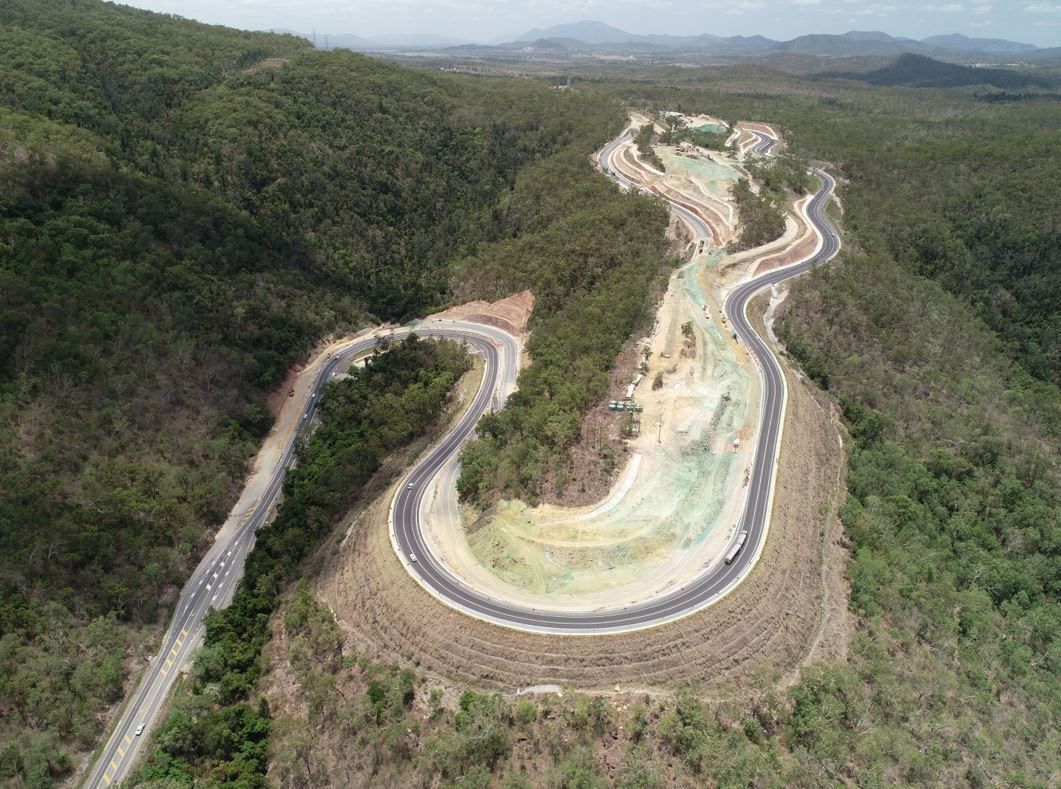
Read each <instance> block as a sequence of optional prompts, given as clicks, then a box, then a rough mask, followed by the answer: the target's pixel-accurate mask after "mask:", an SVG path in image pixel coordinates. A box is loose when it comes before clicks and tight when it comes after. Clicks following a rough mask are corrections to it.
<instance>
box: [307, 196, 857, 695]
mask: <svg viewBox="0 0 1061 789" xmlns="http://www.w3.org/2000/svg"><path fill="white" fill-rule="evenodd" d="M715 207H716V208H717V206H715ZM719 224H720V225H722V224H723V223H719ZM720 230H725V231H730V232H732V226H731V227H728V228H727V227H725V226H724V225H723V227H721V228H720ZM796 230H797V232H794V233H792V235H791V237H790V238H791V241H792V242H793V243H792V245H791V246H796V245H797V244H798V243H799V242H802V241H803V237H804V234H803V233H802V232H799V231H802V228H798V229H796ZM727 235H728V233H727ZM796 251H797V250H794V249H791V248H784V247H782V248H780V249H779V248H778V247H777V246H773V247H772V248H770V249H769V250H762V252H763V254H761V255H760V256H751V255H749V256H747V257H748V258H749V260H748V262H749V264H750V268H751V270H755V269H757V268H758V267H759V265H760V264H762V263H767V265H770V264H771V263H773V264H774V265H776V263H775V262H774V260H776V259H777V258H778V257H788V256H790V255H794V254H795V253H796ZM775 256H776V257H775ZM771 257H773V258H774V260H769V262H768V261H767V260H763V258H771ZM766 303H767V297H766V296H761V297H760V298H759V299H757V300H756V302H755V306H754V309H750V310H749V315H759V316H761V315H762V314H763V311H764V309H765V306H766ZM488 310H489V308H488V307H485V306H482V305H477V306H476V311H477V312H480V313H487V312H488ZM756 323H757V327H758V328H759V330H760V331H764V327H763V325H762V321H761V319H760V320H758V321H757V322H756ZM785 375H786V380H787V384H788V389H789V402H788V406H787V417H786V427H785V432H784V438H783V442H782V445H781V453H780V458H779V460H780V463H779V471H778V476H777V479H776V495H775V500H774V509H773V516H772V521H771V527H770V532H769V537H768V539H767V543H766V546H765V548H764V551H763V554H762V556H761V558H760V560H759V562H758V564H757V566H756V568H755V570H754V571H753V572H752V574H751V576H750V577H749V578H748V579H746V580H745V581H744V582H743V583H742V584H741V585H740V586H739V587H738V588H737V589H736V590H735V591H733V592H732V593H731V594H729V595H728V596H727V597H725V598H724V599H723V600H721V601H720V602H717V603H715V604H714V605H712V606H711V607H709V608H707V609H705V610H703V611H701V612H699V613H696V614H693V615H691V616H688V617H686V618H684V619H682V620H679V621H678V622H676V623H673V624H669V625H665V626H661V627H658V628H654V629H649V630H643V631H636V632H630V633H623V634H617V635H607V636H564V637H561V636H555V635H536V634H532V633H525V632H520V631H515V630H511V629H508V628H502V627H498V626H495V625H491V624H489V623H486V622H482V621H479V620H475V619H471V618H469V617H467V616H465V615H463V614H461V613H458V612H456V611H454V610H452V609H450V608H449V607H447V606H445V605H443V604H442V603H440V602H438V601H437V600H435V599H434V598H433V597H431V596H430V595H428V594H427V593H426V592H424V591H423V590H422V589H421V588H420V587H419V585H417V584H416V583H415V582H414V581H413V580H412V579H411V578H410V577H409V576H408V574H407V573H406V572H405V570H404V568H403V567H402V565H401V564H400V562H399V561H398V559H397V558H396V557H395V555H394V552H393V549H392V547H391V543H390V540H389V536H388V531H387V512H388V506H389V502H390V498H391V496H392V495H393V493H394V489H393V488H391V489H390V490H388V491H387V492H386V493H385V494H384V495H383V496H381V497H379V498H378V499H377V500H375V501H374V502H372V503H370V504H369V505H368V506H367V507H366V508H365V509H364V510H361V511H359V512H357V513H353V514H352V521H353V523H352V527H351V528H349V530H348V533H347V536H346V538H345V539H344V540H343V541H342V543H341V544H340V545H339V547H338V549H337V550H334V551H331V552H329V553H330V555H329V556H327V558H326V559H325V561H324V564H323V568H322V572H321V574H320V576H319V578H318V581H317V592H318V594H319V596H320V597H321V598H322V599H323V600H324V601H325V602H327V603H328V604H329V605H330V606H331V608H332V609H333V611H334V612H335V614H336V616H337V619H338V620H339V622H340V625H341V626H342V628H343V630H344V632H345V633H346V637H347V640H348V644H347V646H348V647H350V648H352V649H353V650H355V652H358V653H361V654H365V655H367V656H369V657H372V658H373V659H376V660H384V661H393V662H405V661H412V660H413V659H414V658H415V662H416V664H418V665H419V667H420V669H421V670H427V671H428V672H429V673H432V674H435V675H437V676H439V677H441V678H444V679H450V680H455V681H457V682H460V683H469V684H472V685H476V686H480V687H490V688H497V689H501V690H506V691H515V690H516V689H518V688H521V687H526V686H533V685H550V684H559V685H568V686H575V687H578V688H582V689H596V690H603V689H612V688H615V687H617V686H619V687H623V688H624V689H642V688H653V689H658V690H663V689H666V688H667V687H669V686H672V685H673V684H674V683H675V682H679V681H688V680H694V681H697V682H700V683H704V684H708V685H711V684H714V683H723V682H724V683H725V684H726V686H727V688H733V687H734V686H735V685H737V686H739V685H740V684H741V683H744V682H749V683H753V682H758V681H760V679H761V678H763V677H766V678H768V679H771V680H783V679H785V678H787V677H791V676H792V675H793V672H794V671H795V670H796V669H797V668H798V667H799V666H800V665H801V664H802V663H803V662H804V661H806V660H811V659H823V658H830V657H832V658H836V657H841V656H842V655H843V654H844V650H845V645H846V641H847V635H848V633H849V631H850V617H849V614H848V612H847V589H846V584H845V580H844V577H843V572H842V567H843V551H842V548H841V547H840V544H839V539H840V532H841V528H840V525H839V522H838V519H837V517H836V509H837V503H838V501H839V500H840V498H841V496H842V493H843V479H844V455H843V449H842V446H841V444H840V441H839V426H838V423H837V418H836V415H835V413H834V410H833V408H832V406H831V405H830V404H829V402H828V400H827V399H826V398H824V397H823V396H820V394H819V393H817V392H816V390H813V389H812V388H810V387H808V386H807V385H806V383H805V382H804V381H803V380H802V379H801V377H800V376H799V375H798V373H796V372H794V371H793V370H792V369H789V368H787V366H786V369H785Z"/></svg>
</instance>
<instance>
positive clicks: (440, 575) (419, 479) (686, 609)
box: [390, 131, 839, 635]
mask: <svg viewBox="0 0 1061 789" xmlns="http://www.w3.org/2000/svg"><path fill="white" fill-rule="evenodd" d="M754 133H755V134H756V136H758V137H759V141H758V142H757V143H756V144H755V146H753V150H755V151H756V152H763V153H764V154H765V153H768V152H769V151H770V150H771V149H772V148H773V146H774V145H775V144H776V143H777V140H776V139H774V138H772V137H770V136H769V135H766V134H763V133H761V132H754ZM629 138H630V132H629V131H627V132H626V133H625V134H624V135H623V136H621V137H620V138H618V139H617V140H615V141H613V142H612V143H610V144H609V145H608V146H606V147H605V149H604V150H603V151H602V152H601V154H600V155H599V157H598V161H599V163H600V165H601V167H602V169H603V170H604V171H605V173H607V174H609V175H611V176H612V177H614V178H616V179H617V180H618V181H619V182H620V183H621V184H623V185H625V186H627V187H628V188H636V189H641V188H642V187H641V186H640V185H639V184H637V183H635V182H633V181H631V180H629V179H627V178H626V177H625V176H623V175H622V174H621V173H619V172H618V171H616V170H615V167H614V164H613V162H612V156H613V155H614V154H615V151H616V150H617V148H618V147H619V146H620V145H622V144H623V143H624V142H626V141H627V140H628V139H629ZM815 172H816V173H817V175H818V177H819V178H820V179H821V188H820V189H819V191H818V192H817V193H816V194H815V195H814V197H813V198H812V199H811V201H810V203H809V205H808V207H807V215H808V217H809V219H810V222H811V224H812V225H813V226H814V227H815V229H816V231H817V233H818V235H819V242H820V243H819V248H818V251H817V252H816V253H815V254H813V255H812V256H811V257H809V258H807V259H806V260H803V261H801V262H798V263H795V264H792V265H789V266H786V267H784V268H779V269H776V270H774V271H770V272H767V273H766V274H763V275H762V276H759V277H756V278H755V279H753V280H751V281H749V282H747V283H745V284H743V285H741V286H740V287H738V288H737V289H736V290H734V291H733V293H731V294H730V296H729V297H728V298H727V300H726V304H725V310H726V314H727V315H728V316H729V320H730V323H731V325H732V326H733V328H734V331H736V333H737V336H738V338H739V339H740V341H741V342H743V343H744V344H745V345H746V346H747V347H748V348H749V350H750V352H751V354H752V356H753V358H754V359H755V361H756V363H757V364H758V366H759V367H760V369H761V370H762V371H763V402H762V406H761V428H760V431H759V441H758V444H757V446H756V449H755V455H754V460H753V464H752V468H751V473H750V479H749V486H748V487H749V493H748V499H747V503H746V505H745V510H744V512H743V514H742V515H741V518H740V521H739V523H738V529H737V530H736V531H735V533H734V539H736V535H737V534H739V532H740V531H742V530H746V531H747V532H748V538H747V542H746V544H745V547H744V549H743V550H742V551H741V553H740V554H738V556H737V558H736V559H735V560H734V561H733V562H732V563H731V564H728V565H727V564H724V563H722V562H721V561H719V562H717V563H716V564H715V565H713V566H712V567H710V568H709V569H708V570H707V571H706V572H705V573H704V574H703V575H701V576H700V577H699V578H697V579H695V580H694V581H692V582H690V583H689V584H687V585H686V586H684V587H682V588H680V589H678V590H676V591H673V592H670V593H668V594H666V595H659V596H656V597H654V598H652V599H650V600H648V601H645V602H643V603H638V604H635V605H630V606H626V607H623V608H616V609H611V610H597V611H585V612H572V611H555V610H548V609H537V608H526V607H522V606H516V605H512V604H509V603H507V602H504V601H500V600H497V599H496V598H493V597H491V596H489V595H486V594H484V593H482V592H479V591H478V590H476V589H473V588H471V587H469V586H468V585H467V584H465V583H463V582H462V581H461V580H460V579H458V578H457V577H455V576H454V575H453V574H452V573H451V572H450V571H449V570H448V569H447V568H445V567H444V566H443V565H442V564H441V563H439V562H438V561H437V560H436V559H435V557H434V556H433V555H432V553H431V551H430V549H429V548H428V545H427V542H426V541H425V540H424V537H423V533H422V524H421V521H420V518H421V512H422V506H421V505H422V503H423V499H424V496H425V493H426V489H427V487H428V485H427V483H428V482H429V481H430V480H431V479H432V478H433V477H434V476H435V475H436V474H438V473H439V472H440V471H441V470H442V469H443V468H444V467H445V466H446V465H447V463H450V462H453V461H454V458H455V454H456V453H457V452H458V451H459V448H460V445H461V444H462V443H463V442H464V441H465V440H466V439H467V438H468V437H470V436H471V435H472V433H473V432H474V425H475V422H476V421H478V418H479V416H480V414H481V413H482V409H483V408H485V405H486V403H485V401H484V399H483V398H482V397H481V396H480V397H477V398H476V399H475V401H474V402H473V403H472V406H471V408H469V410H468V411H467V412H466V413H465V416H464V417H463V418H462V419H461V421H460V423H459V424H458V425H457V427H456V428H454V430H453V431H452V432H451V433H450V434H449V436H447V438H446V439H445V440H444V441H442V442H441V443H440V444H438V445H437V446H436V447H434V448H433V449H432V450H431V451H430V452H429V453H428V454H427V455H426V456H425V457H424V458H423V459H422V460H421V461H420V462H419V463H417V465H416V466H415V467H414V468H413V469H412V471H410V472H409V475H408V477H407V478H406V480H405V482H403V484H402V485H401V486H400V487H399V489H398V492H397V493H396V494H395V497H394V499H393V501H392V503H391V514H390V529H391V540H392V543H393V544H394V547H395V550H396V551H397V552H398V554H399V557H400V558H401V560H402V562H403V564H404V565H405V567H406V569H407V570H408V571H409V572H410V574H411V575H412V576H413V577H414V578H415V579H416V580H417V581H418V582H419V583H420V585H421V586H423V587H424V588H425V589H427V590H428V591H429V592H430V593H431V594H433V595H434V596H435V597H437V598H439V599H440V600H442V601H443V602H445V603H447V604H448V605H450V606H453V607H455V608H457V609H459V610H462V611H464V612H466V613H468V614H471V615H473V616H476V617H478V618H480V619H484V620H487V621H490V622H494V623H497V624H500V625H504V626H507V627H513V628H517V629H522V630H529V631H533V632H542V633H559V634H568V635H594V634H605V633H617V632H626V631H629V630H636V629H640V628H645V627H652V626H655V625H659V624H662V623H664V622H669V621H673V620H675V619H679V618H681V617H683V616H687V615H688V614H691V613H693V612H695V611H698V610H700V609H702V608H704V607H705V606H707V605H710V604H711V603H713V602H714V601H716V600H717V599H719V598H720V597H721V596H722V595H724V594H725V593H727V592H728V591H729V590H730V589H732V588H733V587H734V586H736V584H737V583H739V582H740V580H741V579H742V578H743V577H744V576H745V575H746V574H747V573H748V571H749V570H750V569H751V567H752V566H753V565H754V564H755V561H756V560H757V559H758V556H759V554H760V553H761V551H762V546H763V544H764V542H765V537H766V533H767V529H768V527H769V517H768V516H769V511H770V504H771V502H772V494H773V482H774V476H775V471H776V463H777V453H778V448H779V446H780V440H781V430H782V427H783V420H784V407H785V397H786V390H785V379H784V375H783V374H782V372H781V368H780V365H779V363H778V361H777V359H776V358H775V356H774V355H773V353H772V352H771V350H770V348H769V346H768V345H767V344H766V342H765V341H763V340H762V338H760V337H759V336H758V335H757V334H756V333H755V332H754V331H753V329H752V327H751V324H750V323H749V322H748V319H747V317H746V316H745V310H746V308H747V305H748V302H749V300H750V299H751V298H752V296H754V295H755V294H756V293H757V292H759V291H760V290H762V289H763V288H765V287H768V286H771V285H774V284H776V283H778V282H781V281H782V280H785V279H788V278H790V277H795V276H798V275H799V274H802V273H804V272H805V271H808V270H810V269H811V268H813V267H814V266H816V265H819V264H820V263H823V262H825V261H827V260H829V259H830V258H831V257H833V255H835V254H836V252H837V250H838V249H839V242H838V239H837V236H836V233H835V232H834V231H833V228H832V225H831V224H830V222H829V220H828V218H827V217H826V215H825V213H824V206H825V205H826V203H827V202H828V200H829V198H830V196H831V195H832V192H833V188H834V187H835V182H834V181H833V179H832V178H831V177H830V176H829V175H828V174H826V173H824V172H821V171H815ZM670 207H671V209H672V210H673V211H674V212H675V213H676V214H677V215H678V216H679V217H680V218H681V219H682V220H683V221H684V222H686V223H687V224H689V226H690V227H691V228H692V229H693V230H694V232H695V233H697V234H698V235H701V236H708V235H709V229H708V228H707V226H706V225H705V224H704V222H703V220H702V219H700V218H699V217H698V216H696V214H694V213H693V212H691V211H689V210H688V209H686V208H684V207H682V206H679V205H675V204H674V203H670ZM493 364H494V362H493V360H492V359H490V357H489V356H488V357H487V377H488V378H489V376H490V375H492V370H493ZM489 385H490V384H489V382H488V381H487V382H484V386H489ZM414 556H415V557H416V558H415V560H414V559H413V557H414Z"/></svg>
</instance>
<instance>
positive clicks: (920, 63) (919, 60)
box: [818, 53, 1053, 90]
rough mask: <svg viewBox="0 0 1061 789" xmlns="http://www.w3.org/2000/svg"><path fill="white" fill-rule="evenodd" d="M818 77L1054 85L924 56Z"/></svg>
mask: <svg viewBox="0 0 1061 789" xmlns="http://www.w3.org/2000/svg"><path fill="white" fill-rule="evenodd" d="M818 76H819V77H832V78H839V79H855V80H859V81H861V82H868V83H870V84H871V85H893V86H900V85H902V86H908V87H916V88H958V87H964V86H967V85H992V86H994V87H996V88H1006V89H1009V90H1020V89H1022V88H1029V87H1045V86H1047V85H1050V84H1053V83H1050V82H1048V81H1047V80H1044V79H1042V78H1037V77H1032V76H1029V75H1027V74H1021V73H1019V72H1016V71H1010V70H1008V69H997V68H973V67H970V66H960V65H958V64H956V63H943V62H941V61H938V60H933V59H932V58H929V57H925V56H923V55H914V54H909V53H908V54H904V55H901V56H900V57H898V58H896V59H895V61H894V62H892V63H890V64H889V65H887V66H884V67H883V68H879V69H876V70H874V71H868V72H865V73H854V72H838V71H833V72H823V73H821V74H819V75H818Z"/></svg>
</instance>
